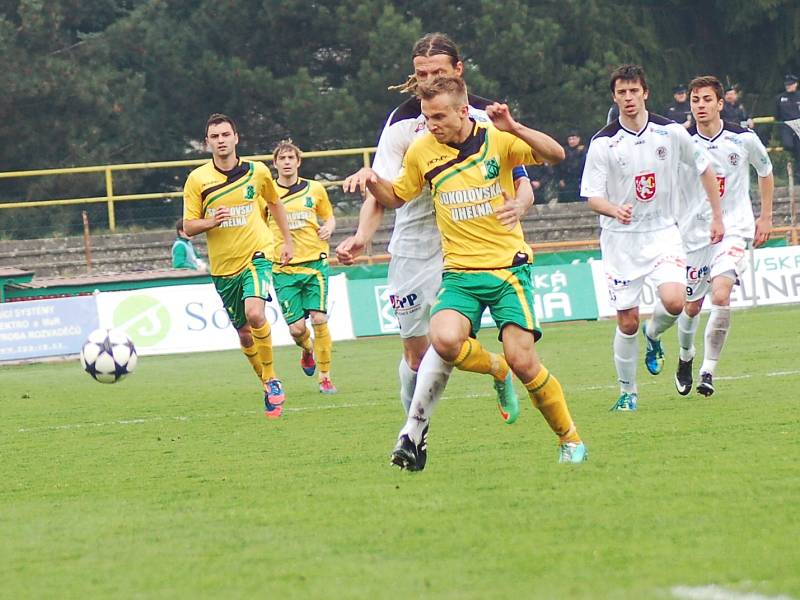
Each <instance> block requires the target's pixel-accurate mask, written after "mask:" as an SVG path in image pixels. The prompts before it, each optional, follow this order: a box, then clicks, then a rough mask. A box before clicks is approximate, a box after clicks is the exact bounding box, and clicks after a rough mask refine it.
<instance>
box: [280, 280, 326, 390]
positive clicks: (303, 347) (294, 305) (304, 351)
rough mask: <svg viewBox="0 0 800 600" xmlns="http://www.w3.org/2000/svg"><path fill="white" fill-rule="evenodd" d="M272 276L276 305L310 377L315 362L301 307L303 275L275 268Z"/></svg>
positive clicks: (301, 366)
mask: <svg viewBox="0 0 800 600" xmlns="http://www.w3.org/2000/svg"><path fill="white" fill-rule="evenodd" d="M272 277H273V283H274V285H275V293H276V294H277V296H278V306H280V307H281V313H282V314H283V318H284V320H285V321H286V324H287V325H288V326H289V334H290V335H291V336H292V340H294V343H295V345H296V346H298V347H299V348H300V368H301V369H302V370H303V373H305V374H306V375H308V376H309V377H310V376H312V375H313V374H314V372H315V371H316V363H315V362H314V346H313V342H312V340H311V331H310V330H309V328H308V327H306V310H305V309H304V307H303V297H302V288H303V281H304V279H305V276H303V275H301V274H297V273H294V272H283V271H280V270H277V269H276V270H275V272H274V273H273V276H272Z"/></svg>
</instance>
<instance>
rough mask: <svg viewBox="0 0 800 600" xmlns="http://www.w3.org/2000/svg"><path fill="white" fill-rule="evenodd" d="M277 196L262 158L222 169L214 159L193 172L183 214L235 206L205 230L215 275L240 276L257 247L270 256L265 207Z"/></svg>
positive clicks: (204, 215)
mask: <svg viewBox="0 0 800 600" xmlns="http://www.w3.org/2000/svg"><path fill="white" fill-rule="evenodd" d="M277 201H278V193H277V191H276V189H275V182H274V181H273V179H272V173H271V172H270V170H269V169H268V168H267V166H266V165H265V164H264V163H262V162H256V161H248V160H242V159H239V163H238V164H237V165H236V166H235V167H234V168H233V169H231V170H230V171H221V170H219V169H218V168H217V167H216V165H214V161H213V160H212V161H209V162H207V163H206V164H204V165H202V166H200V167H197V168H196V169H195V170H194V171H192V172H191V173H189V177H188V178H187V179H186V184H185V185H184V187H183V218H184V219H210V218H213V217H214V212H215V211H216V210H217V209H218V208H220V207H223V206H227V207H228V208H229V209H230V211H231V216H230V217H229V218H228V219H226V220H225V221H223V222H222V224H221V225H220V226H218V227H214V228H213V229H209V230H208V231H207V232H206V238H207V242H208V261H209V271H210V272H211V274H212V275H215V276H217V277H229V276H231V275H236V274H237V273H239V272H241V271H242V270H243V269H244V268H245V267H246V266H247V264H248V263H249V262H250V260H251V259H252V258H253V254H254V253H256V252H262V253H263V254H264V257H265V258H269V257H270V253H271V250H272V234H271V233H270V230H269V227H268V226H267V220H266V210H267V203H269V204H275V202H277Z"/></svg>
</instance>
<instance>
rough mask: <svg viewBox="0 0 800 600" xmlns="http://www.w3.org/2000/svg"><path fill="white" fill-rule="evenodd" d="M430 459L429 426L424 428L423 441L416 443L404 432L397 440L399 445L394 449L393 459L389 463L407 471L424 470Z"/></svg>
mask: <svg viewBox="0 0 800 600" xmlns="http://www.w3.org/2000/svg"><path fill="white" fill-rule="evenodd" d="M427 459H428V427H427V426H426V427H425V429H423V430H422V441H421V442H420V443H419V444H415V443H414V442H412V441H411V438H410V437H408V435H406V434H403V435H401V436H400V439H399V440H397V445H396V446H395V447H394V450H393V451H392V460H391V462H390V463H389V464H391V465H396V466H398V467H400V468H401V469H406V470H407V471H422V469H424V468H425V462H426V461H427Z"/></svg>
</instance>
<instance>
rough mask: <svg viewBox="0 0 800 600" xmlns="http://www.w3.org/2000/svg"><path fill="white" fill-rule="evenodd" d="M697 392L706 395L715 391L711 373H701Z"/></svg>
mask: <svg viewBox="0 0 800 600" xmlns="http://www.w3.org/2000/svg"><path fill="white" fill-rule="evenodd" d="M697 393H698V394H702V395H703V396H706V397H708V396H710V395H711V394H713V393H714V382H713V380H712V377H711V373H700V383H699V384H698V385H697Z"/></svg>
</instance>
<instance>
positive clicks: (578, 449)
mask: <svg viewBox="0 0 800 600" xmlns="http://www.w3.org/2000/svg"><path fill="white" fill-rule="evenodd" d="M587 460H589V451H588V450H587V449H586V444H584V443H583V442H567V443H566V444H561V445H560V446H559V447H558V462H560V463H572V464H578V463H582V462H586V461H587Z"/></svg>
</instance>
